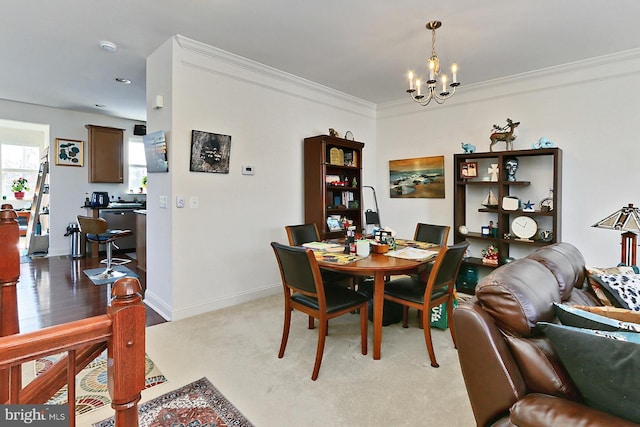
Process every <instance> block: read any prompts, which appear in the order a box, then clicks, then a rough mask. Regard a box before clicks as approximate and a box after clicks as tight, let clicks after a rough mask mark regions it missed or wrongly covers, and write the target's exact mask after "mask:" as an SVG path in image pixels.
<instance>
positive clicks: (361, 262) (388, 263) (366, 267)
mask: <svg viewBox="0 0 640 427" xmlns="http://www.w3.org/2000/svg"><path fill="white" fill-rule="evenodd" d="M432 249H433V250H439V249H440V248H439V247H433V248H432ZM431 261H433V259H427V260H423V261H413V260H407V259H403V258H395V257H392V256H388V255H384V254H378V253H371V254H370V255H369V256H367V257H364V258H358V259H357V260H356V261H353V262H350V263H347V264H339V263H335V262H329V261H324V260H322V259H318V265H319V266H320V267H322V268H324V269H329V270H334V271H341V272H344V273H349V274H352V275H355V276H369V277H371V276H373V278H374V285H373V358H374V359H375V360H379V359H380V353H381V346H382V308H383V306H384V286H385V278H386V277H388V276H393V275H398V274H413V273H420V272H422V271H424V270H426V269H427V268H428V264H429V263H430V262H431Z"/></svg>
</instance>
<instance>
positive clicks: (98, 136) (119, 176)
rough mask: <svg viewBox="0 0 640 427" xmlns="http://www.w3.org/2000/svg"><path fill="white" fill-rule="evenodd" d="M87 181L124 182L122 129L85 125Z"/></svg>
mask: <svg viewBox="0 0 640 427" xmlns="http://www.w3.org/2000/svg"><path fill="white" fill-rule="evenodd" d="M86 128H87V129H88V130H89V182H112V183H118V184H119V183H122V182H124V179H123V177H124V129H116V128H109V127H104V126H95V125H86Z"/></svg>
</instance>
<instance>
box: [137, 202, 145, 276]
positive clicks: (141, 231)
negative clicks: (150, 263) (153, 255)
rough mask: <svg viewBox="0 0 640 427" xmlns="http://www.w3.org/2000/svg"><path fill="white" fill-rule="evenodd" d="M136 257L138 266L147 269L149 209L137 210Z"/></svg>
mask: <svg viewBox="0 0 640 427" xmlns="http://www.w3.org/2000/svg"><path fill="white" fill-rule="evenodd" d="M134 212H135V214H136V258H137V260H138V268H139V269H140V270H143V271H147V211H146V210H136V211H134Z"/></svg>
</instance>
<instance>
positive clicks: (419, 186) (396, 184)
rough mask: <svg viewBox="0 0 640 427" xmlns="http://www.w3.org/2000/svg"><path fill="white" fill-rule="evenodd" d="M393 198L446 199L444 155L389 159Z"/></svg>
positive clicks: (390, 186) (390, 187)
mask: <svg viewBox="0 0 640 427" xmlns="http://www.w3.org/2000/svg"><path fill="white" fill-rule="evenodd" d="M389 195H390V196H391V198H392V199H416V198H428V199H444V156H434V157H417V158H414V159H403V160H390V161H389Z"/></svg>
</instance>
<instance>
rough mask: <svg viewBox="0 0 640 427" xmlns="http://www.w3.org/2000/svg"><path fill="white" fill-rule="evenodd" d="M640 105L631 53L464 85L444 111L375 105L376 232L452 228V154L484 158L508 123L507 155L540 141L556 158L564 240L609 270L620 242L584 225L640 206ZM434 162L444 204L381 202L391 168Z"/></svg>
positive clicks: (636, 60)
mask: <svg viewBox="0 0 640 427" xmlns="http://www.w3.org/2000/svg"><path fill="white" fill-rule="evenodd" d="M461 78H462V76H461ZM639 98H640V50H634V51H628V52H624V53H621V54H618V55H610V56H608V57H603V58H597V59H593V60H589V61H582V62H580V63H575V64H568V65H565V66H562V67H554V68H550V69H546V70H541V71H539V72H535V73H527V74H525V75H520V76H513V77H511V78H506V79H500V80H496V81H492V82H487V83H485V84H482V85H474V86H469V87H465V86H464V85H463V86H461V87H460V88H458V92H457V93H456V94H455V96H454V97H453V98H451V99H450V100H448V101H447V102H446V103H445V104H443V105H430V106H428V107H421V106H419V105H417V104H415V103H413V102H412V101H410V100H409V99H406V100H404V101H400V102H396V103H390V104H387V105H382V106H379V109H378V113H379V114H378V121H377V132H376V137H377V144H378V146H377V148H378V150H377V152H376V155H377V159H376V166H377V170H378V179H377V182H376V184H377V186H378V188H379V191H378V193H379V194H382V195H383V197H382V198H381V197H380V196H379V199H382V200H381V208H380V209H381V214H382V220H383V223H384V224H385V225H389V226H391V227H392V228H395V229H397V230H398V231H399V234H400V235H410V233H412V232H413V230H414V228H415V223H416V222H417V221H424V222H433V223H440V224H448V225H451V226H452V225H453V181H454V177H453V154H454V153H461V152H462V149H461V147H460V143H461V142H466V143H471V144H474V145H476V146H477V148H478V151H479V152H481V151H489V134H490V130H491V126H492V125H493V124H494V123H497V124H504V122H505V120H506V118H507V117H509V118H511V119H513V120H514V121H520V122H521V124H520V126H519V128H518V129H519V136H518V138H517V139H516V140H515V142H514V148H515V149H527V148H530V147H531V144H532V143H534V142H535V141H537V140H538V139H539V138H540V137H547V138H549V139H550V140H552V141H554V142H555V143H556V145H557V146H559V147H560V148H562V150H563V157H564V162H563V176H562V199H563V204H562V218H561V222H562V240H563V241H566V242H570V243H572V244H574V245H576V246H577V247H578V248H579V249H580V250H581V251H582V253H583V254H584V256H585V259H586V260H587V262H588V263H590V264H591V265H597V266H611V265H615V264H617V263H618V262H619V261H620V233H618V232H616V231H611V230H602V229H596V228H592V227H591V225H593V224H594V223H595V222H596V221H598V220H600V219H603V218H604V217H605V216H607V215H608V214H610V213H612V212H614V211H615V210H617V209H619V208H621V207H622V206H625V205H627V204H628V203H634V204H635V205H636V206H640V195H639V192H638V189H637V179H636V178H635V173H636V172H637V169H638V167H637V161H638V156H639V154H640V145H638V134H639V133H640V109H639V108H638V99H639ZM496 149H499V150H503V149H504V144H502V145H501V146H499V147H497V148H496ZM435 155H445V156H446V157H445V159H446V160H445V168H446V199H410V200H408V199H390V198H389V194H388V193H389V190H388V188H389V184H388V170H389V167H388V161H389V160H392V159H403V158H412V157H422V156H435ZM479 172H480V173H483V172H484V171H482V170H481V171H479ZM532 184H533V185H535V184H536V183H535V182H533V183H532ZM543 196H544V194H543ZM539 200H540V199H538V200H536V202H537V201H539ZM476 255H478V254H476Z"/></svg>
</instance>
